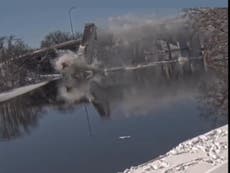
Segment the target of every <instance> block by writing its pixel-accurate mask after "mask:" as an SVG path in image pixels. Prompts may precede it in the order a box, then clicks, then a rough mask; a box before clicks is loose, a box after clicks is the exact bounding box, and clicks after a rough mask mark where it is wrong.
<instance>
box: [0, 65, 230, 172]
mask: <svg viewBox="0 0 230 173" xmlns="http://www.w3.org/2000/svg"><path fill="white" fill-rule="evenodd" d="M180 74H181V73H180V72H179V71H178V73H174V74H172V75H171V77H170V78H168V77H167V75H159V73H158V71H157V70H156V69H154V68H150V69H142V70H136V71H132V72H125V71H120V72H116V73H110V74H108V75H107V76H100V75H98V76H97V75H96V76H94V77H93V78H91V79H88V80H80V79H75V78H68V79H63V80H59V81H55V82H51V83H49V84H48V85H46V86H44V87H42V88H39V89H37V90H35V91H33V92H31V93H29V94H25V95H22V96H19V97H17V98H15V99H12V100H10V101H8V102H4V103H1V104H0V137H1V139H2V140H4V141H5V140H6V139H7V140H10V139H15V138H16V137H20V136H21V137H22V136H24V137H25V140H23V138H17V139H21V141H24V145H27V143H30V144H31V145H34V146H36V144H35V143H33V142H32V141H30V136H29V135H24V134H25V133H29V132H31V133H30V134H31V138H36V137H33V130H34V129H35V128H33V127H36V128H38V129H39V128H41V130H42V129H43V130H44V131H47V132H45V134H43V135H44V139H43V136H38V137H37V139H39V140H45V141H46V140H47V141H50V140H51V139H52V137H50V139H47V136H46V133H52V129H56V130H57V128H56V127H55V123H57V124H59V126H61V125H60V123H61V122H58V121H57V120H55V119H56V118H55V117H54V116H51V114H52V115H53V114H54V115H55V114H56V116H57V117H59V115H67V114H71V115H73V116H74V117H76V118H77V117H79V118H80V119H79V120H78V121H75V123H76V125H75V126H74V125H73V122H72V120H71V118H70V119H69V118H68V116H67V117H66V116H62V118H61V119H62V121H63V124H65V123H66V126H65V128H63V129H62V130H61V131H62V132H59V133H67V134H65V137H63V136H62V138H65V139H63V140H65V141H66V143H65V144H63V142H61V141H62V138H60V139H59V137H58V136H57V137H56V140H58V141H59V142H60V144H58V143H57V144H55V146H53V144H54V143H56V142H54V143H52V142H50V144H49V142H47V143H48V144H47V145H48V146H50V147H51V148H52V147H54V148H55V147H57V148H59V147H61V146H63V145H71V144H70V143H72V142H73V143H76V142H74V141H75V140H80V141H81V142H80V143H81V145H80V146H78V147H80V148H81V149H82V150H84V151H85V150H86V151H85V152H86V153H76V155H75V154H70V153H68V152H70V151H68V152H67V153H65V152H64V151H66V150H67V149H66V148H63V152H61V153H62V154H64V157H69V154H70V155H71V158H72V159H73V160H76V162H79V163H81V165H85V164H86V162H88V161H86V160H85V159H83V158H82V157H83V155H84V157H92V158H91V159H90V161H92V162H94V163H93V164H94V166H92V167H91V168H87V170H88V171H85V172H90V171H92V170H93V169H97V170H98V171H97V172H115V171H119V170H122V169H123V168H126V167H129V166H130V165H133V164H137V163H140V162H143V161H147V160H146V159H151V158H152V157H153V156H155V157H156V156H157V155H159V154H163V152H166V151H167V150H168V149H170V147H173V146H174V145H176V144H177V143H178V142H180V141H181V140H185V139H188V138H190V137H192V136H194V135H197V134H199V133H201V132H204V131H207V130H209V129H210V128H213V127H217V126H220V125H222V124H225V123H227V116H226V115H227V112H228V110H227V101H228V100H227V96H226V94H225V90H224V89H227V84H226V83H225V82H226V81H224V80H219V79H218V78H216V77H215V76H213V75H212V76H210V75H207V74H205V73H199V75H197V73H190V72H188V73H185V74H183V75H180ZM78 111H81V113H78ZM54 112H56V113H54ZM158 114H159V116H158ZM94 115H96V116H98V115H99V117H101V118H102V119H106V120H107V121H106V122H107V123H108V125H104V124H100V123H99V121H98V120H97V119H96V117H95V116H94ZM82 116H83V117H84V118H81V117H82ZM192 116H194V117H192ZM45 117H51V118H49V120H46V121H48V122H52V119H54V120H55V121H53V126H49V127H46V128H44V127H43V125H42V124H45V122H44V121H42V120H43V119H44V120H45V119H46V118H45ZM203 117H206V118H207V119H205V120H202V118H203ZM213 117H214V118H213ZM199 118H200V119H199ZM186 119H188V120H189V121H191V122H190V123H191V124H189V125H187V126H186V125H185V124H184V121H186ZM219 119H221V120H220V121H219ZM85 121H87V129H88V132H89V133H90V136H91V137H94V135H96V136H98V138H101V139H102V140H100V141H98V140H99V139H96V138H95V137H94V139H93V140H92V141H90V142H89V141H88V140H89V139H87V140H86V139H85V138H86V137H84V135H85V136H88V134H87V133H88V132H85V131H72V132H70V131H69V130H68V128H73V129H75V128H77V127H81V126H82V124H84V123H85ZM117 121H118V122H119V123H118V124H117V125H114V123H115V124H116V122H117ZM110 122H111V123H110ZM112 122H113V123H112ZM151 123H152V125H151ZM158 123H159V124H158ZM193 123H194V124H193ZM213 123H214V124H213ZM38 124H39V125H38ZM51 124H52V123H51ZM165 124H167V125H166V126H165ZM72 125H73V126H72ZM145 125H146V128H144V127H145ZM56 126H58V125H56ZM100 126H101V127H100ZM140 126H143V128H140ZM208 126H210V127H208ZM102 127H103V128H104V130H105V131H101V130H100V128H102ZM60 128H61V127H60ZM177 128H182V129H184V132H182V131H183V130H182V131H177V132H176V133H178V134H176V133H175V132H174V131H173V130H172V129H177ZM111 129H112V130H111ZM122 129H126V132H124V134H121V130H122ZM127 129H128V130H127ZM135 129H136V130H135ZM163 129H164V130H163ZM158 130H159V131H158ZM49 131H51V132H49ZM57 131H59V130H57ZM106 131H108V133H109V132H110V133H111V135H113V134H118V135H131V139H132V137H133V136H135V135H136V136H139V137H140V140H141V141H142V142H143V141H145V143H141V144H140V141H139V143H138V144H137V143H136V142H137V141H136V142H135V139H133V140H134V141H132V140H130V141H132V142H133V143H132V142H128V143H129V147H125V148H122V146H120V145H121V144H118V143H116V142H113V140H114V139H112V138H111V137H109V136H108V135H109V134H106V133H105V132H106ZM164 131H165V132H167V133H165V132H164ZM118 132H119V133H118ZM128 132H129V133H130V134H127V133H128ZM57 133H58V132H57ZM68 133H72V134H68ZM75 133H76V134H79V133H80V134H79V136H78V137H79V139H73V138H72V137H70V138H68V136H73V135H74V134H75ZM149 133H152V138H153V139H150V138H149V136H148V135H147V134H149ZM171 133H173V134H171ZM52 134H53V133H52ZM53 135H58V134H56V133H55V134H53ZM161 135H162V137H161ZM35 136H36V134H35ZM45 136H46V137H45ZM164 136H165V137H164ZM173 136H174V137H173ZM180 136H181V137H180ZM117 137H118V136H117ZM155 138H157V140H158V141H157V142H156V141H155V140H154V139H155ZM15 140H16V139H15ZM15 140H10V141H9V143H10V142H12V146H11V147H13V148H14V149H13V150H17V146H15V145H14V144H13V143H14V142H13V141H15ZM31 140H32V139H31ZM68 140H70V141H72V142H70V141H68ZM168 140H170V142H169V141H168ZM16 141H17V140H16ZM35 141H36V139H35ZM69 142H70V143H69ZM84 142H86V143H84ZM89 143H90V144H91V145H92V146H95V148H97V150H98V152H102V153H103V152H105V150H106V152H107V153H114V152H118V153H119V152H125V151H126V152H128V153H129V154H128V155H127V156H125V157H124V158H123V159H122V158H119V157H118V156H116V157H115V158H111V159H110V158H107V155H106V156H105V157H103V154H102V155H101V157H102V158H101V159H100V160H101V161H102V162H103V161H104V162H105V163H107V162H108V163H107V165H106V166H105V165H104V166H103V168H102V167H101V166H99V167H97V166H96V165H101V163H99V162H98V161H97V159H96V158H95V157H93V156H92V153H94V154H95V152H97V151H94V150H92V149H89V150H90V151H87V149H85V147H86V146H88V144H89ZM135 143H136V144H135ZM146 143H149V144H148V145H147V144H146ZM76 144H77V143H76ZM150 144H151V145H155V147H156V149H154V146H151V145H150ZM158 144H159V147H160V146H161V148H159V147H157V145H158ZM59 145H60V146H59ZM105 145H106V146H107V147H108V149H105V148H104V147H103V146H105ZM108 145H109V146H108ZM71 146H72V145H71ZM118 146H120V147H121V148H119V147H118ZM11 147H9V148H8V149H10V148H11ZM21 147H22V146H21ZM30 147H32V146H30ZM88 147H89V146H88ZM117 147H118V148H117ZM136 147H146V150H147V151H142V153H143V155H141V154H140V152H138V153H139V156H137V155H135V154H134V153H135V152H136V149H137V148H136ZM51 148H50V150H52V149H51ZM92 148H93V147H92ZM11 149H12V148H11ZM1 150H2V148H1V143H0V152H3V151H1ZM39 150H40V151H41V153H40V154H39V155H42V156H40V157H43V156H44V157H45V156H46V154H45V153H46V152H47V151H45V149H44V151H43V150H42V149H39ZM121 150H122V151H121ZM148 150H149V152H148ZM30 151H33V149H31V150H30ZM132 152H134V153H133V154H130V153H132ZM4 153H5V154H7V152H6V151H4ZM42 153H43V154H42ZM8 154H9V152H8ZM65 154H66V155H65ZM10 155H11V157H10V156H9V157H6V158H8V159H10V158H12V157H14V156H15V155H14V154H12V153H11V154H10ZM28 157H29V156H28ZM53 157H55V154H54V156H49V159H48V161H47V162H48V163H49V162H50V164H51V165H52V163H53V161H52V160H56V159H61V158H53ZM29 158H30V157H29ZM25 159H26V158H25ZM27 159H28V158H27ZM107 159H108V160H107ZM124 159H126V161H124ZM0 160H4V158H3V156H0ZM6 160H7V159H6ZM14 161H15V162H16V160H14ZM59 161H60V160H59ZM101 161H100V162H101ZM115 161H116V163H117V164H115V166H111V162H115ZM48 163H47V164H48ZM71 163H72V162H71ZM31 164H35V163H34V162H33V161H31ZM43 164H44V165H45V163H43ZM69 164H70V163H69ZM69 164H67V163H63V165H62V166H63V167H62V168H63V169H64V168H65V169H64V170H69V169H70V172H74V171H75V172H76V171H77V172H78V171H80V172H84V169H86V168H85V167H83V166H82V167H81V166H79V167H78V168H76V167H74V166H73V165H72V167H71V165H69ZM5 165H7V164H5ZM16 165H17V164H16ZM35 165H36V164H35ZM68 165H69V168H68V169H67V168H66V167H67V166H68ZM1 166H2V165H1V164H0V167H1ZM16 167H17V166H16ZM32 167H33V166H32ZM35 167H36V166H35ZM51 167H53V169H51V168H50V169H51V170H55V172H60V171H61V169H60V171H58V170H57V169H56V167H58V166H57V165H56V164H54V165H53V166H51ZM54 167H55V169H54ZM39 168H41V170H42V172H44V171H45V170H46V168H45V166H44V167H43V166H42V165H41V166H39ZM2 169H3V170H11V171H12V172H14V171H13V169H10V168H9V167H7V166H6V167H2ZM0 170H1V169H0ZM23 170H24V171H28V170H30V169H28V170H27V169H23ZM111 170H113V171H111ZM28 172H29V171H28ZM35 172H36V171H35ZM51 172H52V171H51Z"/></svg>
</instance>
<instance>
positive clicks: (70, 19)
mask: <svg viewBox="0 0 230 173" xmlns="http://www.w3.org/2000/svg"><path fill="white" fill-rule="evenodd" d="M74 9H76V7H74V6H73V7H71V8H70V9H69V11H68V14H69V21H70V27H71V32H72V36H73V38H74V33H73V23H72V17H71V12H72V10H74Z"/></svg>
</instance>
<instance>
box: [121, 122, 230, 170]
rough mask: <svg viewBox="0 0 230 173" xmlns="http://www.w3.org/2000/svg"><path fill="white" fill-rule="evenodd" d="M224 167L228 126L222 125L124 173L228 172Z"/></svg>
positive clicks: (226, 162)
mask: <svg viewBox="0 0 230 173" xmlns="http://www.w3.org/2000/svg"><path fill="white" fill-rule="evenodd" d="M227 165H228V125H225V126H222V127H220V128H217V129H214V130H212V131H210V132H208V133H205V134H203V135H200V136H197V137H195V138H193V139H190V140H188V141H185V142H183V143H181V144H179V145H178V146H177V147H175V148H173V149H172V150H170V151H169V152H168V153H166V154H165V155H162V156H160V157H159V158H158V159H155V160H152V161H150V162H147V163H144V164H142V165H139V166H134V167H131V168H130V169H126V170H125V171H124V172H123V173H185V172H186V173H227V172H228V171H227Z"/></svg>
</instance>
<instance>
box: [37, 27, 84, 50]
mask: <svg viewBox="0 0 230 173" xmlns="http://www.w3.org/2000/svg"><path fill="white" fill-rule="evenodd" d="M81 37H82V34H81V33H78V32H76V33H74V35H72V34H71V33H69V32H63V31H59V30H58V31H54V32H50V33H49V34H47V35H46V36H45V37H44V39H43V40H42V41H41V48H43V47H50V46H53V45H55V44H59V43H63V42H66V41H69V40H76V39H79V38H81Z"/></svg>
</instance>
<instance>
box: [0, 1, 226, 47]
mask: <svg viewBox="0 0 230 173" xmlns="http://www.w3.org/2000/svg"><path fill="white" fill-rule="evenodd" d="M72 6H75V7H76V8H75V9H74V10H72V12H71V16H72V20H73V28H74V30H75V31H80V32H82V31H83V27H84V24H85V23H87V22H95V23H96V24H97V23H100V22H102V21H106V20H107V19H108V18H110V17H116V16H123V15H127V14H135V15H143V14H153V13H154V14H156V15H159V16H161V15H172V14H176V13H178V11H179V9H181V8H193V7H228V1H227V0H113V1H111V0H0V22H1V23H0V36H7V35H15V36H16V37H17V38H21V39H23V40H24V41H25V42H26V43H27V44H28V45H29V46H31V47H33V48H36V47H39V45H40V42H41V40H42V39H43V38H44V36H45V35H46V34H47V33H49V32H51V31H55V30H62V31H65V32H70V31H71V28H70V21H69V16H68V10H69V9H70V8H71V7H72Z"/></svg>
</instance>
